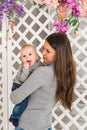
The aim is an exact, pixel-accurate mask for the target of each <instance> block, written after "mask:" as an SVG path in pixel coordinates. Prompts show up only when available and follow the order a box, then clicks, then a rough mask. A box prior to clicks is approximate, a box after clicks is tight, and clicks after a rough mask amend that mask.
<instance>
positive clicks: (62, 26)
mask: <svg viewBox="0 0 87 130" xmlns="http://www.w3.org/2000/svg"><path fill="white" fill-rule="evenodd" d="M54 27H55V29H56V31H58V32H62V33H66V32H67V30H68V23H67V22H66V21H63V22H60V21H59V20H55V22H54Z"/></svg>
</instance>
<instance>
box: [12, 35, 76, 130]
mask: <svg viewBox="0 0 87 130" xmlns="http://www.w3.org/2000/svg"><path fill="white" fill-rule="evenodd" d="M43 61H44V63H45V66H41V67H39V68H38V69H37V70H35V71H34V72H33V74H32V75H31V76H30V77H29V78H28V79H27V80H26V81H25V83H23V85H22V86H21V87H20V88H18V89H17V90H15V91H13V92H12V93H11V100H12V102H13V103H14V104H18V103H20V102H21V101H22V100H24V99H25V98H26V97H28V96H29V95H31V96H30V98H29V104H28V106H27V108H26V110H25V111H24V113H23V115H22V116H21V119H20V121H19V127H20V128H22V129H23V130H48V129H49V128H50V127H51V123H52V115H51V112H52V109H53V107H54V105H55V104H56V102H57V101H60V102H61V104H62V105H63V106H64V107H65V108H68V109H70V110H71V105H72V102H73V94H74V85H75V81H76V73H75V64H74V60H73V56H72V51H71V47H70V42H69V39H68V38H67V36H66V35H65V34H63V33H53V34H51V35H49V36H48V37H47V38H46V40H45V43H44V49H43ZM67 97H69V98H67Z"/></svg>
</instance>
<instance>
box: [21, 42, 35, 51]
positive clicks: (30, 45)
mask: <svg viewBox="0 0 87 130" xmlns="http://www.w3.org/2000/svg"><path fill="white" fill-rule="evenodd" d="M26 47H33V48H34V49H35V51H36V47H35V46H34V45H33V44H26V45H24V46H22V49H24V48H26ZM22 49H21V50H22Z"/></svg>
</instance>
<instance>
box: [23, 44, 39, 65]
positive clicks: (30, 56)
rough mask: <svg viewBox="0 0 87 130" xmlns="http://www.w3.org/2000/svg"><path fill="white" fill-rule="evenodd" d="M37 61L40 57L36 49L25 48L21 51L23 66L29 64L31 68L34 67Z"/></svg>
mask: <svg viewBox="0 0 87 130" xmlns="http://www.w3.org/2000/svg"><path fill="white" fill-rule="evenodd" d="M37 59H38V55H37V53H36V51H35V49H34V47H32V46H30V47H25V48H23V49H22V50H21V60H22V62H23V64H29V66H32V65H34V64H35V63H36V60H37Z"/></svg>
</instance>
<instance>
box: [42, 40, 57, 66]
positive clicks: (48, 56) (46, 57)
mask: <svg viewBox="0 0 87 130" xmlns="http://www.w3.org/2000/svg"><path fill="white" fill-rule="evenodd" d="M55 59H56V51H55V50H54V49H53V48H52V47H51V45H50V44H49V43H48V42H47V41H45V43H44V49H43V61H44V63H45V64H47V65H48V64H50V63H52V62H53V61H55Z"/></svg>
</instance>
